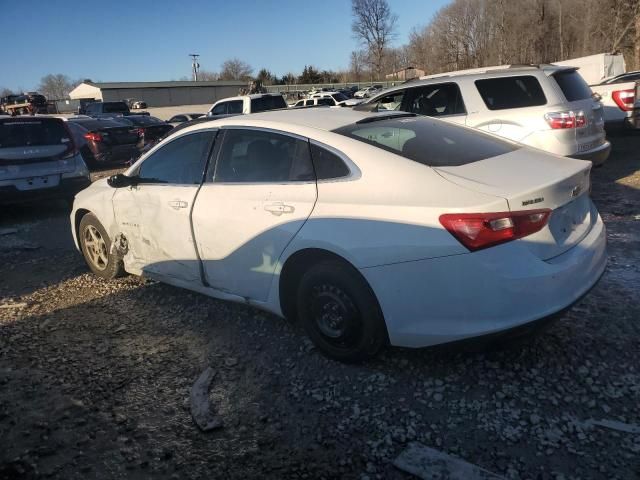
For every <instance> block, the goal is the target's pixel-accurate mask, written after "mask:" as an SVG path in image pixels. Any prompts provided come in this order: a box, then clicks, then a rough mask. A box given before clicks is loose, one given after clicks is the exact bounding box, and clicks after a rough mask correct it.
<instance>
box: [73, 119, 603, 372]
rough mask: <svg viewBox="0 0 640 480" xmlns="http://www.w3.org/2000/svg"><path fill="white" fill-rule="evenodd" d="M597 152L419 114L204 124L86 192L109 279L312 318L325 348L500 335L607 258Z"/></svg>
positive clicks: (349, 349) (80, 223) (563, 301)
mask: <svg viewBox="0 0 640 480" xmlns="http://www.w3.org/2000/svg"><path fill="white" fill-rule="evenodd" d="M590 167H591V164H590V163H588V162H582V161H579V160H572V159H568V158H561V157H557V156H553V155H549V154H546V153H544V152H541V151H539V150H532V149H529V148H527V147H524V146H522V145H519V144H515V143H511V142H509V141H506V140H502V139H499V138H497V137H493V136H490V135H487V134H484V133H481V132H478V131H474V130H471V129H467V128H464V127H460V126H456V125H451V124H448V123H445V122H442V121H439V120H436V119H433V118H428V117H416V116H415V115H413V114H410V113H396V112H390V113H370V112H357V111H353V110H351V109H292V110H288V111H274V112H265V113H260V114H255V115H250V116H238V117H229V118H224V119H220V120H215V121H210V122H202V123H199V124H196V125H193V126H191V127H188V128H185V129H182V130H180V131H179V132H176V133H175V134H174V135H171V136H169V137H168V138H167V139H165V140H164V141H163V142H161V143H160V144H159V145H157V146H155V147H154V148H153V149H152V150H151V151H149V152H148V153H147V154H146V155H144V156H143V157H142V158H141V159H140V160H139V161H138V162H136V163H135V164H134V165H133V166H132V167H131V168H129V169H128V170H127V171H126V172H125V173H124V174H119V175H115V176H113V177H111V178H110V179H108V180H107V179H104V180H99V181H97V182H95V183H94V184H93V185H92V186H91V187H89V188H88V189H86V190H84V191H82V192H81V193H80V194H78V196H77V197H76V200H75V204H74V208H73V212H72V214H71V225H72V229H73V236H74V239H75V241H76V244H77V247H78V248H79V249H80V250H81V251H82V253H83V255H84V257H85V259H86V261H87V264H88V265H89V267H90V268H91V270H92V271H93V272H94V273H96V274H97V275H99V276H101V277H103V278H106V279H109V278H114V277H116V276H118V275H121V274H123V273H124V272H129V273H133V274H138V275H145V276H148V277H152V278H155V279H157V280H160V281H163V282H166V283H169V284H171V285H175V286H179V287H184V288H188V289H190V290H195V291H198V292H201V293H203V294H205V295H210V296H212V297H216V298H222V299H227V300H233V301H238V302H245V303H248V304H251V305H255V306H257V307H260V308H263V309H265V310H268V311H270V312H273V313H275V314H276V315H280V316H285V317H288V318H292V319H298V320H299V321H300V322H301V323H302V325H303V326H304V328H305V330H306V332H307V333H308V335H309V336H310V338H311V339H312V340H313V342H314V343H315V344H316V345H317V347H318V348H319V349H320V350H321V351H322V352H324V353H325V354H327V355H328V356H330V357H332V358H335V359H339V360H342V361H355V360H360V359H363V358H366V357H368V356H371V355H373V354H375V353H376V352H377V351H378V350H379V349H380V348H381V347H382V346H383V345H385V344H387V343H390V344H392V345H398V346H405V347H422V346H428V345H435V344H440V343H445V342H451V341H455V340H461V339H465V338H469V337H475V336H482V335H487V334H494V333H497V332H503V331H506V330H510V329H512V328H515V327H520V326H523V325H527V324H530V323H531V322H534V321H536V320H539V319H543V318H545V317H548V316H550V315H552V314H555V313H557V312H559V311H562V310H563V309H565V308H567V307H569V306H570V305H571V304H573V303H574V302H575V301H576V300H578V299H579V298H580V297H581V296H582V295H584V294H585V293H586V292H587V291H588V290H589V289H590V288H591V287H593V286H594V285H595V283H596V282H597V280H598V279H599V278H600V276H601V274H602V273H603V271H604V268H605V264H606V248H605V247H606V240H605V239H606V234H605V228H604V225H603V222H602V219H601V218H600V216H599V214H598V212H597V210H596V208H595V206H594V204H593V203H592V202H591V200H590V198H589V188H590V180H589V174H590Z"/></svg>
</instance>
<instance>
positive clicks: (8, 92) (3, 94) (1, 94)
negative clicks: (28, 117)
mask: <svg viewBox="0 0 640 480" xmlns="http://www.w3.org/2000/svg"><path fill="white" fill-rule="evenodd" d="M7 95H15V93H14V91H13V90H10V89H8V88H6V87H2V88H0V97H6V96H7Z"/></svg>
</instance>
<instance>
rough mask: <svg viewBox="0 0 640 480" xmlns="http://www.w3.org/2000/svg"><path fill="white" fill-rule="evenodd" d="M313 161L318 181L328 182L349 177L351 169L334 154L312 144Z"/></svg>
mask: <svg viewBox="0 0 640 480" xmlns="http://www.w3.org/2000/svg"><path fill="white" fill-rule="evenodd" d="M311 159H312V160H313V168H314V169H315V171H316V178H317V179H318V180H328V179H331V178H340V177H345V176H347V175H349V167H347V166H346V165H345V163H344V162H343V161H342V159H341V158H340V157H339V156H338V155H336V154H335V153H333V152H330V151H329V150H327V149H326V148H322V147H320V146H318V145H315V144H313V143H312V144H311Z"/></svg>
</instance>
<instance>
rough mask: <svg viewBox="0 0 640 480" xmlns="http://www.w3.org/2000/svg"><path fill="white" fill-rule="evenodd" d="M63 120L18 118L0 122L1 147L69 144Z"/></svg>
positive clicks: (69, 140)
mask: <svg viewBox="0 0 640 480" xmlns="http://www.w3.org/2000/svg"><path fill="white" fill-rule="evenodd" d="M70 142H71V139H70V138H69V133H68V132H67V130H66V128H64V124H63V123H62V120H58V119H56V120H53V119H46V120H45V119H41V120H40V119H16V120H13V119H11V120H5V121H3V122H0V148H15V147H36V146H45V145H69V144H70Z"/></svg>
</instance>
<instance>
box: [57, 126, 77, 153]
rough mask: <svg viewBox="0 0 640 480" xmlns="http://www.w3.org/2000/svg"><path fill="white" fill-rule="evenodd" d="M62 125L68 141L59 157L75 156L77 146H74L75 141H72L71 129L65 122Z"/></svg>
mask: <svg viewBox="0 0 640 480" xmlns="http://www.w3.org/2000/svg"><path fill="white" fill-rule="evenodd" d="M63 126H64V129H65V130H66V132H67V138H68V139H69V143H68V144H67V149H66V150H65V151H64V152H63V153H62V156H61V157H60V158H71V157H75V155H76V154H77V153H78V147H76V142H74V141H73V135H72V134H71V129H70V128H69V126H68V125H67V123H66V122H63Z"/></svg>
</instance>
